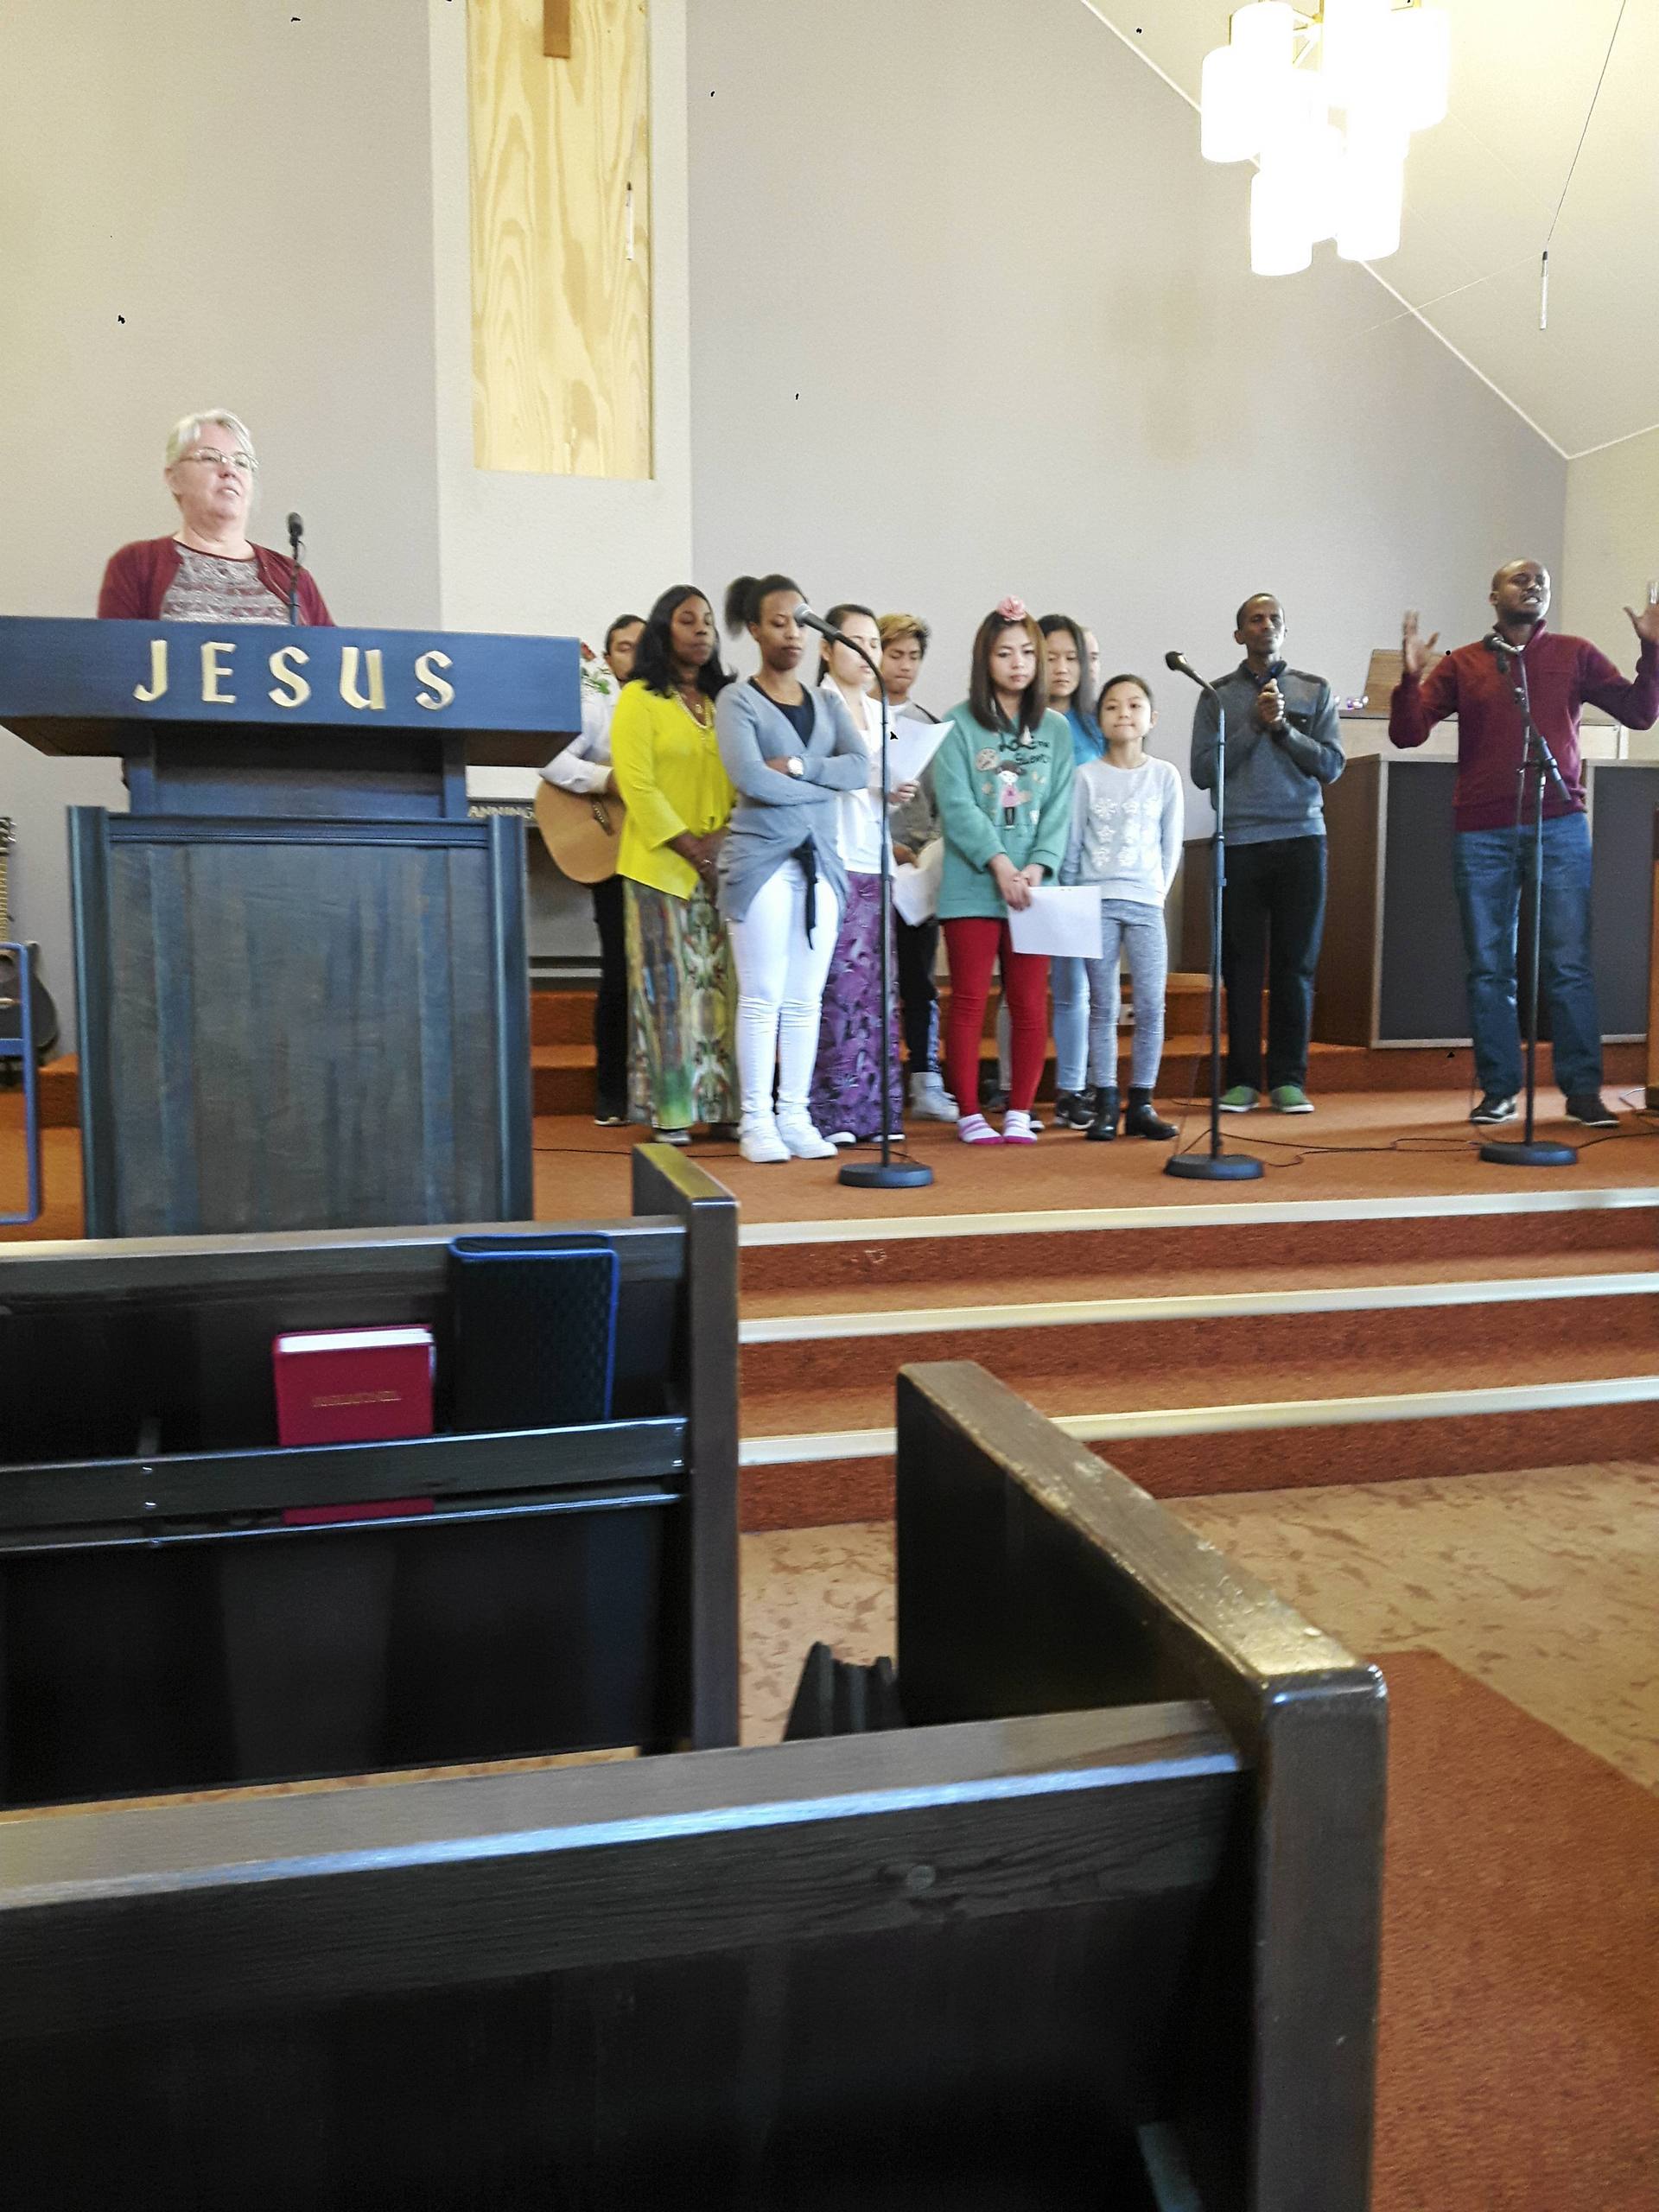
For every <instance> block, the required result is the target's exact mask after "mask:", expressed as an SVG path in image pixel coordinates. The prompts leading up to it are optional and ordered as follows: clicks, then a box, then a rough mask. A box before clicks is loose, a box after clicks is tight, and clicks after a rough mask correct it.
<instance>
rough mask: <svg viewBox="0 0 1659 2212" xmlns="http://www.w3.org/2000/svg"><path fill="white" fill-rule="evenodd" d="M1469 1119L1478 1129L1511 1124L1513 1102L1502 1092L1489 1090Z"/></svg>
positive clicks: (1513, 1112) (1513, 1113)
mask: <svg viewBox="0 0 1659 2212" xmlns="http://www.w3.org/2000/svg"><path fill="white" fill-rule="evenodd" d="M1469 1118H1470V1120H1471V1122H1473V1123H1474V1124H1475V1126H1476V1128H1480V1129H1486V1128H1491V1126H1492V1124H1493V1123H1494V1122H1512V1121H1513V1120H1514V1119H1515V1100H1514V1099H1513V1097H1511V1096H1509V1095H1508V1094H1507V1093H1505V1092H1503V1091H1502V1090H1489V1091H1488V1092H1487V1093H1486V1095H1485V1096H1484V1098H1483V1099H1482V1100H1481V1102H1480V1103H1479V1105H1478V1106H1477V1107H1476V1108H1475V1109H1474V1111H1473V1113H1471V1115H1470V1116H1469Z"/></svg>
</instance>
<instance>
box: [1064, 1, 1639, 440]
mask: <svg viewBox="0 0 1659 2212" xmlns="http://www.w3.org/2000/svg"><path fill="white" fill-rule="evenodd" d="M1080 4H1082V5H1084V6H1086V7H1088V8H1089V9H1090V12H1091V13H1093V14H1094V15H1096V16H1098V17H1099V18H1100V19H1101V22H1102V24H1103V27H1104V28H1105V29H1108V30H1109V31H1111V32H1115V33H1116V35H1117V36H1118V37H1120V38H1121V39H1122V41H1123V43H1124V44H1125V45H1126V46H1128V47H1129V48H1131V49H1132V50H1133V51H1134V52H1135V53H1137V54H1140V55H1141V57H1142V58H1143V60H1145V61H1146V62H1147V64H1148V66H1149V67H1152V68H1154V69H1155V70H1156V71H1157V72H1158V73H1160V75H1161V76H1163V77H1165V78H1166V79H1167V80H1168V81H1169V83H1170V84H1171V86H1172V87H1173V90H1174V91H1175V92H1179V93H1181V94H1182V95H1184V96H1185V98H1186V99H1188V100H1189V101H1191V102H1192V103H1193V104H1194V105H1196V102H1197V99H1198V73H1199V69H1200V66H1201V64H1202V62H1203V59H1204V56H1205V54H1206V53H1207V52H1208V51H1209V49H1210V48H1211V47H1212V46H1220V45H1223V44H1224V43H1225V41H1226V38H1227V22H1228V16H1229V13H1230V10H1229V9H1228V7H1227V6H1226V4H1225V0H1080ZM1442 4H1444V5H1446V7H1447V8H1448V9H1449V10H1450V13H1451V16H1452V105H1451V111H1450V113H1449V114H1448V115H1447V117H1446V120H1445V122H1444V123H1441V124H1438V125H1437V126H1436V127H1435V129H1433V130H1427V131H1424V132H1422V133H1421V134H1420V135H1419V136H1418V137H1414V139H1413V140H1412V143H1411V156H1410V160H1409V162H1408V164H1407V170H1406V220H1405V231H1404V237H1403V240H1402V245H1401V249H1400V251H1399V252H1398V253H1397V254H1394V255H1391V256H1390V257H1389V259H1388V260H1387V261H1383V262H1379V263H1377V264H1376V266H1375V268H1374V270H1373V272H1372V273H1373V275H1374V276H1375V277H1376V278H1377V280H1378V283H1379V286H1380V287H1382V288H1386V289H1381V290H1380V292H1379V315H1378V320H1379V321H1387V320H1388V317H1389V314H1390V313H1393V314H1399V315H1403V314H1406V313H1408V312H1412V311H1415V312H1416V313H1417V314H1418V315H1421V318H1422V319H1423V321H1425V322H1426V323H1427V324H1428V326H1429V327H1431V328H1432V329H1433V331H1434V332H1435V333H1436V334H1438V335H1439V336H1440V338H1441V339H1443V340H1445V342H1446V344H1447V345H1448V346H1451V347H1452V349H1453V350H1454V351H1455V352H1456V353H1459V355H1461V356H1462V358H1463V359H1465V361H1466V362H1467V363H1468V364H1469V365H1470V366H1471V368H1473V369H1474V370H1476V371H1477V372H1478V373H1479V374H1480V375H1481V376H1483V377H1484V378H1486V380H1487V382H1488V383H1489V384H1491V385H1493V386H1494V387H1495V388H1496V389H1497V391H1499V392H1500V393H1502V395H1503V397H1504V398H1505V399H1507V400H1508V401H1509V403H1510V405H1511V406H1512V407H1514V408H1516V410H1518V411H1519V412H1520V413H1521V414H1522V415H1523V416H1526V418H1527V420H1528V421H1529V423H1531V424H1532V425H1533V427H1534V428H1535V429H1537V430H1538V431H1539V432H1540V433H1541V435H1543V436H1544V437H1546V438H1548V440H1549V442H1551V444H1553V445H1554V446H1555V447H1556V448H1558V449H1559V450H1560V452H1561V453H1563V454H1567V455H1568V456H1576V455H1578V454H1584V453H1588V452H1593V451H1595V450H1596V449H1597V448H1599V447H1602V446H1606V445H1611V444H1614V443H1617V442H1618V441H1619V440H1621V439H1624V438H1629V437H1634V436H1636V435H1639V434H1640V433H1641V432H1642V431H1644V430H1649V429H1654V428H1656V427H1659V0H1626V5H1625V7H1624V16H1623V19H1622V21H1621V20H1620V16H1619V0H1442ZM1616 23H1617V24H1618V37H1617V39H1616V40H1614V41H1613V44H1612V52H1611V60H1609V59H1608V44H1609V41H1610V40H1612V39H1613V31H1614V26H1615V24H1616ZM1604 60H1606V61H1607V63H1608V66H1607V73H1606V79H1605V82H1604V84H1603V85H1602V88H1601V95H1600V99H1599V101H1598V102H1597V104H1596V109H1595V115H1594V118H1593V120H1592V123H1591V124H1590V128H1589V131H1588V134H1587V136H1586V137H1585V141H1584V150H1583V153H1582V155H1581V156H1580V159H1579V164H1578V168H1577V170H1576V172H1575V173H1574V174H1573V181H1572V187H1571V189H1570V191H1569V192H1568V193H1567V201H1566V205H1565V207H1563V208H1562V210H1561V215H1560V222H1559V224H1558V226H1557V227H1556V230H1555V234H1554V239H1553V240H1552V242H1551V245H1550V255H1549V279H1550V281H1549V327H1548V329H1546V330H1541V329H1540V328H1539V257H1540V255H1541V251H1542V248H1543V244H1544V240H1545V238H1546V237H1547V236H1548V232H1549V227H1550V224H1551V221H1552V219H1553V218H1554V214H1555V209H1556V205H1557V202H1558V201H1559V200H1560V196H1561V189H1562V187H1563V185H1565V184H1566V182H1567V173H1568V171H1569V170H1570V169H1571V168H1572V167H1573V149H1575V147H1576V146H1577V145H1578V143H1579V137H1580V132H1582V131H1583V130H1584V125H1585V118H1586V115H1587V114H1588V113H1589V111H1590V105H1591V101H1592V97H1593V96H1594V93H1595V90H1596V80H1597V79H1598V77H1599V75H1600V74H1601V70H1602V64H1603V62H1604ZM1192 158H1193V160H1194V161H1195V162H1196V161H1197V160H1198V158H1199V156H1198V118H1197V116H1196V114H1195V115H1194V117H1193V120H1192ZM1235 174H1236V176H1237V180H1238V242H1239V251H1240V253H1241V254H1248V252H1249V237H1248V230H1249V225H1248V213H1247V202H1248V192H1249V184H1248V179H1249V175H1250V170H1249V168H1248V166H1247V165H1244V164H1241V165H1240V166H1239V168H1237V169H1236V172H1235ZM1317 251H1319V252H1320V253H1330V252H1332V251H1334V249H1333V248H1332V247H1331V246H1328V245H1325V246H1320V247H1319V248H1318V249H1317ZM1300 281H1301V280H1300V278H1298V277H1264V278H1262V280H1261V282H1262V283H1264V284H1294V283H1299V282H1300ZM1390 292H1393V293H1395V294H1397V295H1398V297H1397V298H1396V299H1394V300H1390V299H1389V293H1390Z"/></svg>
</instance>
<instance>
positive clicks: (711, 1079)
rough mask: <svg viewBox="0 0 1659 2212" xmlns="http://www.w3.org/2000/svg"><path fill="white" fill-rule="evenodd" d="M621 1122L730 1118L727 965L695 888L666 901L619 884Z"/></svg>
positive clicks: (670, 1125)
mask: <svg viewBox="0 0 1659 2212" xmlns="http://www.w3.org/2000/svg"><path fill="white" fill-rule="evenodd" d="M626 890H627V918H628V1118H629V1120H630V1121H633V1122H650V1123H651V1125H652V1128H658V1129H689V1128H691V1127H692V1125H693V1124H694V1123H695V1122H706V1123H715V1122H735V1121H736V1120H737V1118H738V1103H737V1066H736V1061H735V1058H734V1052H733V1041H734V1037H735V1034H736V1029H737V969H736V967H735V965H734V962H733V959H732V951H731V947H730V945H729V944H728V942H727V938H726V925H725V924H724V923H723V922H722V921H721V918H720V915H719V912H718V911H717V910H716V908H715V902H714V900H713V899H711V898H710V897H709V893H707V891H705V890H704V889H703V887H702V885H701V884H699V885H698V886H697V888H696V891H695V892H694V893H692V895H691V897H690V899H676V898H675V897H673V895H672V894H671V893H669V892H666V891H657V890H653V889H652V887H651V885H649V884H648V883H634V882H629V883H628V885H627V886H626Z"/></svg>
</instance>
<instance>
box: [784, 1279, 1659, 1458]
mask: <svg viewBox="0 0 1659 2212" xmlns="http://www.w3.org/2000/svg"><path fill="white" fill-rule="evenodd" d="M1656 1293H1659V1274H1588V1275H1584V1276H1567V1275H1553V1276H1545V1277H1538V1276H1529V1277H1523V1278H1519V1279H1514V1280H1510V1281H1503V1280H1497V1279H1492V1280H1482V1281H1471V1282H1462V1283H1450V1284H1448V1283H1444V1282H1441V1283H1428V1284H1417V1285H1407V1284H1399V1285H1395V1284H1388V1283H1370V1284H1367V1285H1365V1286H1363V1287H1359V1288H1357V1289H1355V1288H1349V1289H1347V1290H1344V1291H1341V1292H1336V1291H1319V1290H1306V1291H1304V1290H1294V1289H1284V1288H1277V1287H1275V1288H1274V1289H1272V1290H1258V1289H1255V1288H1249V1289H1239V1290H1236V1291H1233V1292H1230V1293H1224V1294H1220V1295H1211V1296H1208V1297H1204V1298H1198V1299H1193V1300H1167V1299H1160V1298H1150V1299H1138V1298H1134V1297H1130V1298H1127V1299H1112V1300H1102V1301H1097V1302H1096V1303H1095V1304H1094V1305H1092V1306H1091V1305H1089V1304H1084V1305H1082V1306H1052V1307H1050V1308H1048V1309H1046V1311H1045V1309H1044V1308H1041V1307H1036V1306H1033V1307H1019V1306H1001V1307H988V1308H984V1309H976V1308H972V1307H969V1308H966V1309H962V1310H961V1311H960V1312H954V1311H941V1310H939V1309H934V1310H932V1311H923V1312H920V1313H914V1312H912V1313H911V1314H903V1313H899V1314H895V1315H894V1316H893V1317H891V1318H892V1319H893V1320H894V1321H895V1322H897V1323H899V1326H895V1327H893V1329H892V1330H891V1331H890V1332H889V1331H887V1329H886V1328H884V1320H885V1319H887V1318H888V1317H884V1316H881V1315H872V1314H865V1315H861V1316H854V1317H850V1323H849V1325H846V1326H842V1325H840V1323H839V1320H838V1317H836V1316H833V1315H825V1316H821V1317H818V1318H817V1319H811V1318H804V1319H788V1320H781V1321H776V1322H772V1323H768V1324H760V1323H756V1322H750V1323H748V1324H747V1325H746V1326H745V1331H744V1335H745V1339H746V1340H745V1342H744V1344H743V1347H742V1352H741V1376H742V1388H741V1399H742V1407H743V1433H744V1434H745V1436H746V1437H756V1436H760V1435H763V1434H769V1433H791V1432H792V1433H799V1432H801V1431H804V1430H818V1429H824V1428H858V1429H862V1428H868V1427H880V1426H883V1425H885V1424H886V1423H887V1422H888V1421H891V1420H892V1417H893V1416H892V1406H893V1382H894V1377H895V1376H897V1374H898V1371H899V1368H900V1367H902V1366H904V1365H906V1364H907V1363H911V1362H912V1361H918V1360H929V1361H931V1360H951V1359H974V1360H977V1361H979V1363H981V1364H982V1366H985V1367H987V1368H988V1369H989V1370H991V1372H992V1373H993V1374H995V1375H996V1376H999V1377H1000V1378H1001V1380H1002V1381H1003V1382H1005V1383H1008V1384H1009V1386H1010V1387H1011V1388H1012V1389H1015V1390H1018V1391H1019V1392H1020V1395H1021V1396H1023V1397H1027V1398H1029V1399H1031V1400H1032V1402H1033V1403H1035V1404H1037V1405H1039V1407H1040V1409H1041V1410H1042V1411H1043V1412H1045V1413H1050V1414H1107V1413H1138V1412H1140V1411H1141V1410H1143V1409H1144V1408H1147V1407H1149V1406H1150V1407H1158V1408H1164V1409H1166V1410H1167V1409H1172V1408H1185V1407H1191V1406H1204V1405H1217V1404H1219V1405H1227V1404H1234V1403H1245V1402H1262V1401H1278V1400H1283V1399H1300V1398H1325V1397H1376V1396H1386V1395H1388V1394H1389V1392H1390V1391H1394V1390H1399V1391H1421V1390H1432V1389H1458V1388H1465V1389H1479V1388H1485V1387H1488V1386H1491V1385H1495V1384H1500V1383H1543V1382H1546V1381H1559V1382H1562V1383H1578V1382H1583V1381H1586V1380H1589V1379H1591V1378H1593V1377H1596V1376H1606V1375H1612V1374H1630V1373H1636V1372H1639V1371H1641V1370H1642V1369H1643V1366H1644V1365H1649V1364H1651V1363H1652V1351H1653V1347H1654V1344H1655V1340H1656V1334H1659V1301H1656ZM981 1315H983V1317H984V1318H983V1319H981ZM912 1322H919V1323H921V1324H922V1326H921V1327H919V1328H918V1327H915V1326H906V1325H904V1324H906V1323H912ZM762 1328H764V1329H765V1330H766V1340H765V1341H759V1342H757V1341H754V1340H753V1339H754V1332H756V1331H757V1330H760V1329H762Z"/></svg>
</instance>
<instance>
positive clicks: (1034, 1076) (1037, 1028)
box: [944, 915, 1048, 1114]
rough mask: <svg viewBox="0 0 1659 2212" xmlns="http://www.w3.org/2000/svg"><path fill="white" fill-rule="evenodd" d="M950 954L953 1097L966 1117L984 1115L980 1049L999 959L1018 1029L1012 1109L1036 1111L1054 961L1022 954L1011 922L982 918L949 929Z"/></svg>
mask: <svg viewBox="0 0 1659 2212" xmlns="http://www.w3.org/2000/svg"><path fill="white" fill-rule="evenodd" d="M944 949H945V953H946V957H948V959H949V961H950V1021H949V1023H948V1024H947V1026H946V1028H945V1041H944V1070H945V1076H946V1078H947V1080H948V1081H949V1083H950V1095H951V1096H952V1097H953V1098H954V1099H955V1100H956V1102H957V1106H958V1107H959V1108H960V1109H961V1110H962V1111H963V1113H964V1114H977V1113H978V1111H979V1044H980V1038H981V1036H982V1033H983V1032H984V1027H985V1001H986V1000H987V999H988V997H989V996H990V989H991V970H992V969H993V968H995V965H996V963H997V960H998V957H999V956H1000V957H1001V963H1002V988H1003V989H1004V991H1005V992H1006V993H1007V1000H1008V1018H1009V1020H1010V1021H1011V1023H1012V1024H1013V1027H1014V1071H1013V1074H1014V1080H1013V1086H1012V1088H1011V1089H1010V1090H1009V1092H1008V1103H1009V1105H1010V1106H1017V1107H1020V1109H1023V1110H1024V1111H1025V1112H1026V1113H1029V1112H1030V1111H1031V1105H1032V1101H1033V1099H1034V1098H1035V1097H1036V1096H1037V1085H1038V1084H1039V1082H1040V1081H1041V1080H1042V1073H1043V1062H1044V1061H1045V1060H1046V1058H1047V1057H1048V960H1047V957H1046V955H1045V954H1043V953H1040V952H1016V951H1015V950H1014V946H1013V944H1012V942H1011V941H1010V938H1009V936H1008V925H1007V923H1006V922H994V921H990V920H988V919H987V918H982V917H981V916H979V915H973V916H970V917H969V918H966V919H965V920H962V921H954V922H946V923H945V925H944Z"/></svg>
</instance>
